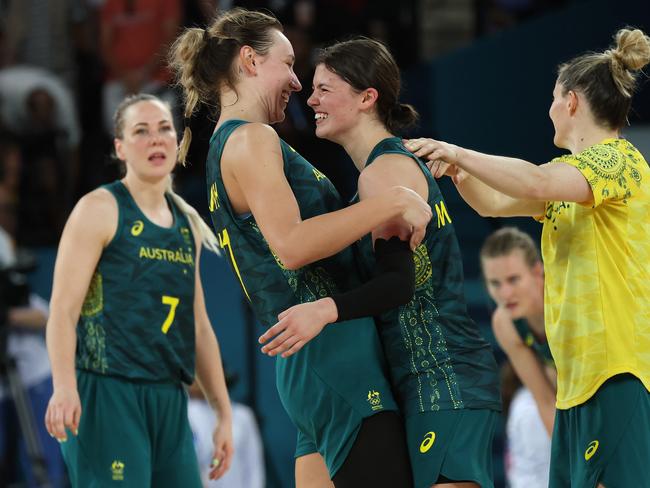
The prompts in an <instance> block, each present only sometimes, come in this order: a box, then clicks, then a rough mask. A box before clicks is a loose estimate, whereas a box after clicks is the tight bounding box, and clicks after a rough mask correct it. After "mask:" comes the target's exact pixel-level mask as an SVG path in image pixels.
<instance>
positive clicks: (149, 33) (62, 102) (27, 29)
mask: <svg viewBox="0 0 650 488" xmlns="http://www.w3.org/2000/svg"><path fill="white" fill-rule="evenodd" d="M428 3H431V4H432V5H433V4H440V5H436V6H435V8H438V9H439V8H445V6H444V4H452V3H454V2H428ZM465 3H467V4H468V8H469V9H471V10H472V11H473V13H474V16H475V18H476V29H475V31H476V35H481V34H484V33H490V32H493V31H495V30H498V29H500V28H503V27H505V26H508V25H511V24H512V23H514V22H517V21H518V20H521V19H523V18H526V17H527V16H530V15H533V14H535V13H537V12H539V11H544V10H546V9H548V8H549V7H553V6H555V5H557V4H560V3H563V2H562V1H561V0H555V1H552V0H479V1H474V2H469V1H468V2H465ZM425 4H427V2H417V1H415V0H409V1H402V2H394V1H389V0H379V1H372V2H371V1H369V0H345V1H344V0H267V1H261V0H260V1H241V2H240V1H218V0H0V209H1V216H0V226H2V228H4V229H5V230H7V231H8V232H9V233H10V234H11V235H12V236H14V237H15V239H16V241H17V243H18V244H19V245H20V246H53V245H56V243H57V242H58V238H59V236H60V232H61V230H62V226H63V224H64V222H65V219H66V217H67V214H68V212H69V210H70V209H71V207H72V205H73V204H74V202H75V201H76V200H77V199H78V198H79V196H81V195H82V194H84V193H86V192H87V191H89V190H90V189H92V188H94V187H96V186H97V185H99V184H102V183H104V182H107V181H110V180H112V179H114V178H116V177H118V176H119V173H118V171H119V170H118V166H117V165H116V164H115V163H114V162H113V161H112V160H111V157H110V153H111V140H112V121H111V114H112V113H113V111H114V109H115V107H116V104H117V103H118V101H119V100H121V99H122V98H123V96H124V95H125V94H128V93H135V92H139V91H146V92H150V93H155V94H157V95H159V96H161V97H162V98H164V99H165V100H168V101H169V102H170V103H171V104H172V106H173V107H176V110H177V113H178V107H179V105H180V103H179V93H178V91H177V90H176V89H175V88H173V86H172V85H170V82H171V81H172V80H171V79H170V73H169V71H168V70H167V69H166V52H167V48H168V46H169V44H170V42H171V41H172V40H173V39H174V38H175V36H176V34H177V33H178V32H179V30H180V29H181V28H182V27H184V26H195V25H198V26H203V25H205V24H206V23H207V22H208V20H209V19H210V18H211V17H212V16H214V15H215V14H216V13H218V12H219V11H220V10H223V9H228V8H231V7H232V6H244V7H247V8H265V9H268V10H270V11H272V12H274V13H275V14H276V15H277V16H278V17H279V18H280V20H281V21H282V22H283V24H284V25H285V27H286V34H287V36H288V37H289V38H290V40H291V41H292V43H293V45H294V47H295V51H296V57H297V59H296V72H297V73H298V75H299V77H300V79H301V82H302V84H303V86H304V87H306V89H305V90H303V92H302V93H299V94H297V95H296V96H294V97H293V98H292V100H291V103H290V106H289V108H288V110H287V115H288V116H287V119H286V121H285V122H284V123H283V124H282V126H281V127H280V129H279V132H280V133H281V135H282V136H283V137H284V138H285V139H286V140H287V141H288V142H289V143H290V144H292V145H294V146H295V147H297V148H298V149H299V150H300V151H301V152H302V153H304V154H305V156H306V157H307V158H308V159H310V160H316V161H318V162H319V163H320V164H321V166H322V167H321V169H322V170H323V171H325V172H326V174H328V175H330V177H331V178H332V180H333V182H334V184H335V185H337V186H338V187H339V189H340V190H341V191H342V193H344V194H346V193H347V191H348V190H349V189H350V188H351V187H352V186H353V181H354V180H353V175H352V173H351V172H353V169H351V167H350V166H351V165H347V164H345V162H344V161H345V159H344V157H343V155H342V153H340V152H339V151H340V150H339V149H338V148H335V147H331V146H332V145H331V144H327V143H324V142H322V141H318V140H317V139H316V138H315V137H314V136H313V130H312V123H311V118H312V117H313V115H312V114H311V111H310V110H309V108H308V107H307V105H306V103H305V102H306V98H307V97H308V96H309V89H308V88H309V87H310V86H311V75H312V63H311V62H310V60H311V58H312V57H313V53H314V51H315V49H316V48H317V47H318V46H321V45H323V44H326V43H328V42H330V41H333V40H335V39H342V38H345V37H349V36H352V35H358V34H363V35H368V36H371V37H374V38H378V39H381V40H383V41H385V42H386V43H387V44H388V45H389V46H390V47H391V49H392V51H393V53H394V54H395V56H396V58H397V60H398V62H399V64H400V66H401V67H402V68H404V69H408V68H409V67H410V66H413V65H414V64H416V63H418V62H420V61H424V60H422V59H419V52H420V49H419V42H418V35H419V30H418V28H417V25H418V22H417V17H418V15H419V12H418V11H417V9H424V8H425V7H426V5H425ZM450 8H451V7H450ZM454 8H458V7H457V6H455V7H454ZM211 119H212V120H214V116H213V114H210V113H209V111H207V109H206V110H203V111H201V112H199V114H198V115H197V116H196V117H195V118H194V119H193V120H192V121H190V124H191V125H192V129H193V130H194V131H195V134H198V137H196V138H195V143H194V145H193V147H192V151H191V153H190V158H189V161H190V162H191V164H190V166H189V167H188V168H184V169H180V170H179V171H178V175H177V186H178V190H179V191H180V192H181V193H182V194H184V195H185V196H186V197H187V198H188V199H189V201H190V203H192V204H193V205H194V206H196V207H198V208H199V209H205V198H204V193H205V190H204V188H203V184H202V176H203V174H202V172H203V170H202V167H203V165H202V162H203V160H204V157H205V152H206V151H207V140H208V139H209V135H210V133H211V131H212V126H213V124H212V121H211ZM178 122H179V126H181V125H180V124H182V120H180V117H179V120H178Z"/></svg>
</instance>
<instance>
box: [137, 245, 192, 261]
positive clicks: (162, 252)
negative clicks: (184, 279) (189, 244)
mask: <svg viewBox="0 0 650 488" xmlns="http://www.w3.org/2000/svg"><path fill="white" fill-rule="evenodd" d="M138 257H139V258H140V259H157V260H159V261H168V262H170V263H182V264H189V265H194V256H192V253H191V252H187V251H183V249H181V248H180V247H179V248H178V249H177V250H175V251H174V250H171V249H161V248H159V247H145V246H142V247H140V252H139V255H138Z"/></svg>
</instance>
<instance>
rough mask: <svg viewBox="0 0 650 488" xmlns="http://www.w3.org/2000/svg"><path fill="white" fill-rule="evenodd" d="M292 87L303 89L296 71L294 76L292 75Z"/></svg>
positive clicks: (298, 89) (296, 89)
mask: <svg viewBox="0 0 650 488" xmlns="http://www.w3.org/2000/svg"><path fill="white" fill-rule="evenodd" d="M291 89H292V90H293V91H300V90H302V85H301V84H300V80H299V79H298V77H297V76H296V74H295V73H293V76H292V77H291Z"/></svg>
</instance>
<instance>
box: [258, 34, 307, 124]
mask: <svg viewBox="0 0 650 488" xmlns="http://www.w3.org/2000/svg"><path fill="white" fill-rule="evenodd" d="M272 37H273V44H272V45H271V48H270V49H269V52H268V53H267V54H265V55H257V54H255V55H253V63H254V64H253V66H255V71H256V73H257V77H258V82H259V83H260V84H261V90H260V92H261V96H260V98H261V101H262V103H263V104H264V105H265V107H266V110H267V113H268V119H269V123H271V124H274V123H277V122H282V121H283V120H284V117H285V115H284V111H285V109H286V108H287V105H288V103H289V98H290V96H291V93H292V92H295V91H300V90H301V89H302V85H301V84H300V81H299V80H298V77H297V76H296V73H294V71H293V64H294V61H295V55H294V53H293V47H292V46H291V43H290V42H289V40H288V39H287V38H286V36H285V35H284V34H283V33H282V32H280V31H279V30H277V29H273V30H272Z"/></svg>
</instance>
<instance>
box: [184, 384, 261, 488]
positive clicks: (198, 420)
mask: <svg viewBox="0 0 650 488" xmlns="http://www.w3.org/2000/svg"><path fill="white" fill-rule="evenodd" d="M235 381H236V378H234V377H233V376H232V375H229V374H226V385H227V387H228V390H231V389H232V387H233V385H234V383H235ZM189 393H190V400H189V402H188V404H187V415H188V417H189V419H190V427H191V428H192V433H193V435H194V447H195V449H196V456H197V458H198V460H199V466H201V481H202V482H203V486H204V488H239V487H241V488H244V487H246V488H264V486H265V470H264V452H263V449H262V437H261V435H260V431H259V428H258V426H257V420H256V419H255V414H254V413H253V410H251V409H250V408H249V407H248V406H246V405H244V404H242V403H237V402H234V401H232V400H231V405H232V433H233V438H234V447H235V454H234V457H233V458H232V464H231V465H230V469H229V470H228V471H226V473H225V474H224V475H223V476H222V477H221V478H219V479H218V480H210V479H209V478H208V474H209V473H210V468H209V466H210V461H211V459H212V453H213V449H214V448H213V442H212V433H213V432H214V428H215V416H214V410H213V409H212V408H211V407H210V405H209V404H208V402H207V401H206V400H205V397H204V396H203V393H202V392H201V389H200V388H199V386H198V384H197V383H196V382H194V384H192V386H191V387H190V390H189ZM216 421H217V422H218V419H217V420H216Z"/></svg>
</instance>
